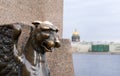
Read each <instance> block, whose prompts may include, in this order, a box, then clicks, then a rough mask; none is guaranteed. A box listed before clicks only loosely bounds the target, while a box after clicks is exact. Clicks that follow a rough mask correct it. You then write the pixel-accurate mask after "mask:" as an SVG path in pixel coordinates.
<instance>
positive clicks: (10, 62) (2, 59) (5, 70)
mask: <svg viewBox="0 0 120 76" xmlns="http://www.w3.org/2000/svg"><path fill="white" fill-rule="evenodd" d="M20 34H21V28H20V25H19V23H14V24H5V25H0V76H18V73H20V72H19V70H20V69H19V66H20V65H18V63H17V61H16V58H15V56H14V51H13V50H14V45H15V44H17V41H18V37H19V36H20Z"/></svg>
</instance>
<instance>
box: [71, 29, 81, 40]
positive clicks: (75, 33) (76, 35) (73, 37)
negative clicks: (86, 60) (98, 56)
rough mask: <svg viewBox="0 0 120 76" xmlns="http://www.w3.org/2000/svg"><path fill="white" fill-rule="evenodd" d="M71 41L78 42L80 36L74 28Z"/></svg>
mask: <svg viewBox="0 0 120 76" xmlns="http://www.w3.org/2000/svg"><path fill="white" fill-rule="evenodd" d="M72 42H80V36H79V33H78V32H77V31H76V30H75V31H74V32H73V34H72Z"/></svg>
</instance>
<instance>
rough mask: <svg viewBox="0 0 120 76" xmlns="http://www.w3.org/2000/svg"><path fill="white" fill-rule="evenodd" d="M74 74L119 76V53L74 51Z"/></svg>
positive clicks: (82, 75) (81, 75) (76, 75)
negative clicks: (82, 52)
mask: <svg viewBox="0 0 120 76" xmlns="http://www.w3.org/2000/svg"><path fill="white" fill-rule="evenodd" d="M72 57H73V65H74V76H120V55H111V54H80V53H74V54H73V55H72Z"/></svg>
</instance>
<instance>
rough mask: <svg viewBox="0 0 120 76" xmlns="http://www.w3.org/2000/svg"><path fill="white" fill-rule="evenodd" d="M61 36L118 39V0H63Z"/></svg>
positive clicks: (119, 28)
mask: <svg viewBox="0 0 120 76" xmlns="http://www.w3.org/2000/svg"><path fill="white" fill-rule="evenodd" d="M63 23H64V26H63V38H71V36H72V33H73V31H74V29H77V31H79V33H80V36H81V40H86V41H95V40H111V41H113V40H115V41H118V40H119V41H120V0H64V21H63Z"/></svg>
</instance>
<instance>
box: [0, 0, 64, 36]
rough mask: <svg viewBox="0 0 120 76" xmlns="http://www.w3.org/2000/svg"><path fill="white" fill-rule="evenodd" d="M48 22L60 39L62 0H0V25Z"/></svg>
mask: <svg viewBox="0 0 120 76" xmlns="http://www.w3.org/2000/svg"><path fill="white" fill-rule="evenodd" d="M35 20H41V21H46V20H47V21H50V22H52V23H53V24H54V25H56V26H57V27H58V28H60V33H59V35H60V37H62V26H63V0H0V24H7V23H15V22H22V23H26V24H30V23H31V22H32V21H35Z"/></svg>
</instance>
